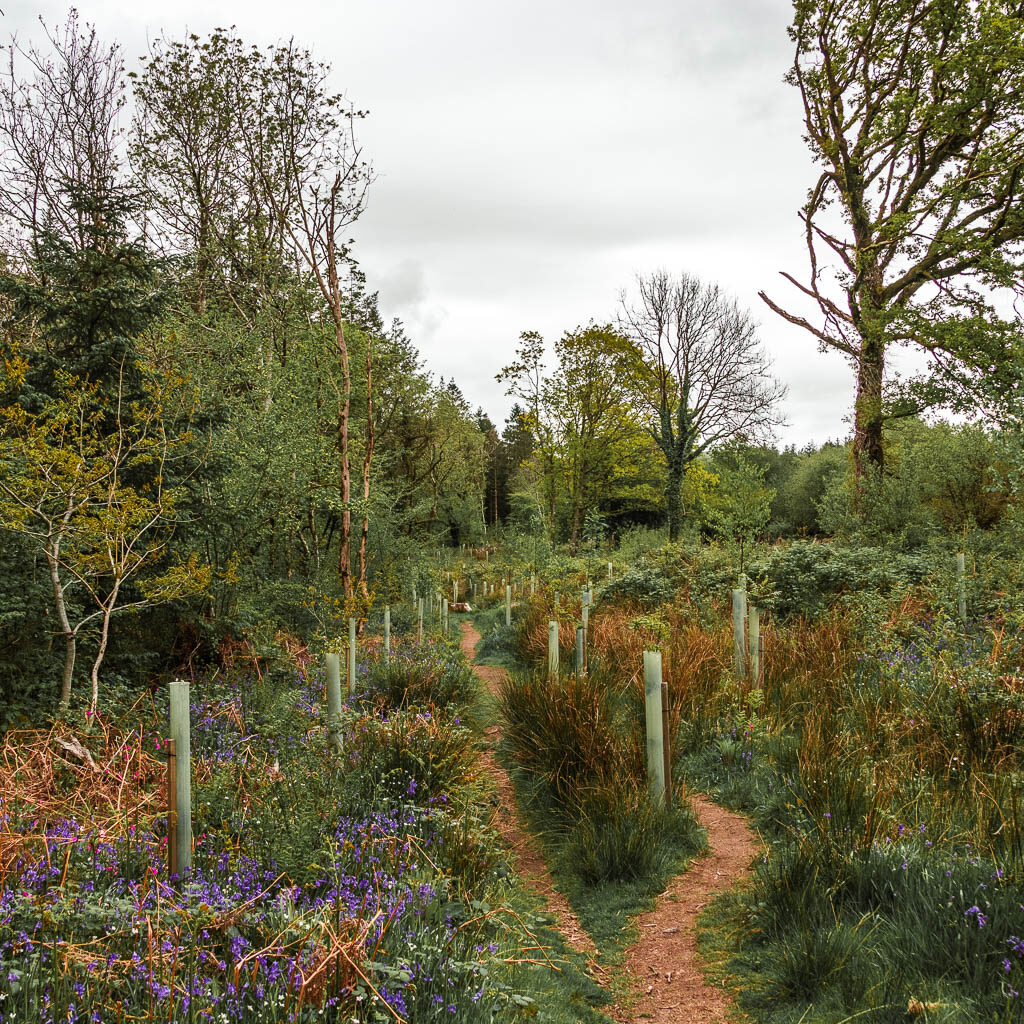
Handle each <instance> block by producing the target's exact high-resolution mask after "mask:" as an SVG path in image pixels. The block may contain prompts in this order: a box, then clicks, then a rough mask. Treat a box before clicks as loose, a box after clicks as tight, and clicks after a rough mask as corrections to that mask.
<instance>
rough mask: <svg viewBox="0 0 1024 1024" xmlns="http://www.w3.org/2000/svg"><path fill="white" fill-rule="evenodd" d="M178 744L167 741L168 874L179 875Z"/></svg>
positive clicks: (173, 741)
mask: <svg viewBox="0 0 1024 1024" xmlns="http://www.w3.org/2000/svg"><path fill="white" fill-rule="evenodd" d="M177 751H178V744H177V741H175V740H168V741H167V874H168V877H171V878H173V877H174V876H175V875H176V874H177V873H178V753H177Z"/></svg>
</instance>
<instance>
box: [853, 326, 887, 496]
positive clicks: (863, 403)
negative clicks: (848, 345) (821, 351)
mask: <svg viewBox="0 0 1024 1024" xmlns="http://www.w3.org/2000/svg"><path fill="white" fill-rule="evenodd" d="M884 370H885V342H884V341H883V340H882V339H881V338H878V337H872V336H870V335H869V336H868V337H866V338H864V341H863V344H862V345H861V351H860V363H859V365H858V367H857V404H856V406H855V407H854V420H853V461H854V466H855V467H856V471H857V477H858V479H859V478H860V477H862V476H863V475H864V473H865V471H866V470H867V469H868V467H869V466H874V467H877V468H878V469H882V468H883V466H884V464H885V451H884V449H883V447H882V424H883V422H884V421H883V416H882V376H883V373H884Z"/></svg>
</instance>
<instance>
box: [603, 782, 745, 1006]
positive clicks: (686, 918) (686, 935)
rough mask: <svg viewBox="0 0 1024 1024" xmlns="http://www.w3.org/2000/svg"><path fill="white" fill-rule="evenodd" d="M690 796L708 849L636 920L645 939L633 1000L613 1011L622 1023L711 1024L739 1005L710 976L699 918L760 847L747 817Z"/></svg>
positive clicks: (636, 950)
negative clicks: (702, 953)
mask: <svg viewBox="0 0 1024 1024" xmlns="http://www.w3.org/2000/svg"><path fill="white" fill-rule="evenodd" d="M690 801H691V803H692V804H693V809H694V811H696V813H697V819H698V820H699V821H700V823H701V825H703V826H704V828H706V829H707V833H708V847H709V852H708V853H707V854H706V855H705V856H703V857H701V858H700V859H698V860H694V861H692V862H691V864H690V866H689V868H688V869H687V870H686V871H684V872H683V873H682V874H681V875H676V877H675V878H673V879H672V881H671V882H670V883H669V886H668V888H667V889H666V890H665V892H663V893H662V894H661V895H660V896H659V897H658V900H657V904H656V906H655V908H654V910H651V911H649V912H648V913H646V914H641V915H640V916H639V917H637V918H636V923H637V925H638V926H639V931H640V937H639V940H638V941H637V944H636V945H635V946H633V947H632V948H631V949H629V950H628V952H627V953H626V963H625V967H626V971H627V972H628V974H629V977H630V983H631V988H632V992H631V998H629V999H627V1000H623V1001H622V1002H623V1003H625V1006H620V1007H616V1008H615V1009H613V1010H611V1011H610V1016H612V1017H613V1018H614V1019H615V1020H617V1021H619V1022H620V1024H627V1022H632V1021H646V1022H651V1024H684V1022H686V1024H710V1022H712V1021H724V1020H726V1018H727V1016H728V1013H729V1010H730V1008H731V1007H732V1001H731V999H730V998H729V995H728V993H727V992H726V991H725V989H724V988H720V987H718V986H715V985H709V984H708V983H706V982H705V980H704V971H703V961H702V959H701V957H700V954H699V953H698V952H697V916H698V914H700V912H701V911H702V910H703V909H704V908H705V907H706V906H707V905H708V904H709V903H710V902H711V900H712V898H713V897H714V896H715V894H717V893H720V892H723V891H724V890H726V889H730V888H732V887H733V886H734V885H735V884H736V883H737V882H738V881H740V880H741V879H743V878H745V877H746V876H747V875H748V874H749V871H750V863H751V861H752V860H753V859H754V857H755V856H756V855H757V853H758V851H759V850H760V849H761V846H760V844H759V842H758V841H757V839H756V837H755V836H754V833H753V832H752V831H751V829H750V826H749V825H748V824H747V822H746V820H745V819H744V818H742V817H740V815H738V814H733V813H732V811H727V810H725V808H723V807H719V806H718V805H717V804H714V803H712V802H711V801H710V800H708V799H707V797H704V796H700V795H698V794H691V796H690Z"/></svg>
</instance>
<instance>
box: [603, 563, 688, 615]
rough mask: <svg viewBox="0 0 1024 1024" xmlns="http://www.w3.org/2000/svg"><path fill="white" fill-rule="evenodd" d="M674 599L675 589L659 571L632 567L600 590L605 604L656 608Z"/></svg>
mask: <svg viewBox="0 0 1024 1024" xmlns="http://www.w3.org/2000/svg"><path fill="white" fill-rule="evenodd" d="M674 597H675V587H674V586H673V585H672V583H671V582H670V581H669V580H668V579H667V578H666V577H665V575H664V573H663V572H661V571H660V570H659V569H656V568H653V567H647V566H642V565H641V566H634V567H631V568H629V569H627V570H626V571H625V572H624V573H622V575H620V576H618V577H617V578H615V579H613V580H611V582H609V583H607V584H606V585H605V586H604V587H603V588H602V590H601V601H602V602H604V603H607V604H632V605H639V606H640V607H641V608H645V609H650V608H656V607H657V606H658V605H661V604H667V603H668V602H670V601H671V600H672V599H673V598H674Z"/></svg>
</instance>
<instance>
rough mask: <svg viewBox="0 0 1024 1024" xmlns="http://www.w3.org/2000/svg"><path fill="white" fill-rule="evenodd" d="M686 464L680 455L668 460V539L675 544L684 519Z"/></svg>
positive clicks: (666, 496)
mask: <svg viewBox="0 0 1024 1024" xmlns="http://www.w3.org/2000/svg"><path fill="white" fill-rule="evenodd" d="M684 468H685V467H684V464H683V462H682V460H681V459H680V458H678V457H674V458H670V459H669V460H668V484H667V486H666V490H665V499H666V504H667V505H668V539H669V543H671V544H674V543H675V542H676V541H677V540H679V528H680V526H681V525H682V521H683V469H684Z"/></svg>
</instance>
